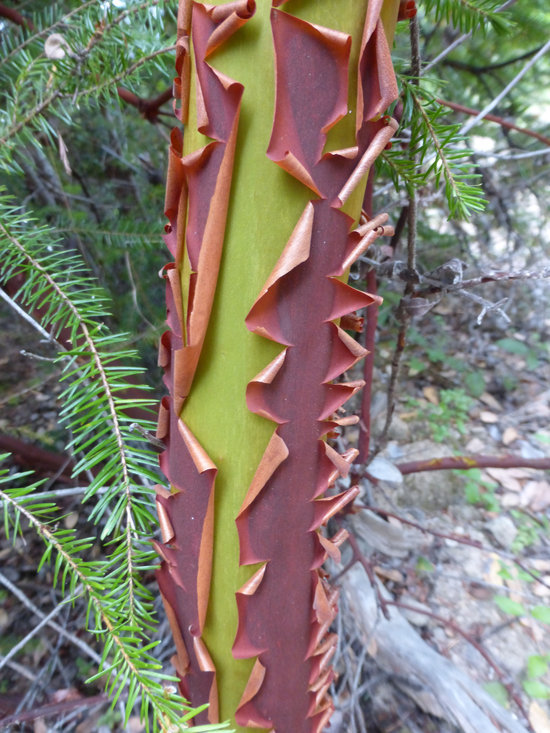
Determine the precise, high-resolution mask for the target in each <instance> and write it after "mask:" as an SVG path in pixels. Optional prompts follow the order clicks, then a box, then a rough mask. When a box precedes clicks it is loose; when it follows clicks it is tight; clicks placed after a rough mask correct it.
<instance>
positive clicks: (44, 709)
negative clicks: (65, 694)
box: [0, 695, 109, 727]
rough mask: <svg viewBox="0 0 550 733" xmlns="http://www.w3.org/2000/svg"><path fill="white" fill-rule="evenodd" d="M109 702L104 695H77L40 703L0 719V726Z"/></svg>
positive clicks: (57, 715)
mask: <svg viewBox="0 0 550 733" xmlns="http://www.w3.org/2000/svg"><path fill="white" fill-rule="evenodd" d="M107 702H109V698H108V697H107V696H106V695H93V696H91V697H79V698H77V699H76V700H64V701H63V702H57V703H49V704H47V705H41V706H40V707H33V709H32V710H25V711H23V712H21V713H14V714H13V715H8V716H6V717H5V718H2V719H1V720H0V723H2V727H4V726H8V725H17V724H18V723H19V724H20V723H28V722H31V721H33V720H37V718H46V717H49V716H51V715H55V716H56V718H59V716H60V715H63V713H68V712H72V711H73V710H79V709H80V708H86V709H89V708H94V707H96V706H97V705H102V704H105V703H107Z"/></svg>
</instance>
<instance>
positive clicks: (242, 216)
mask: <svg viewBox="0 0 550 733" xmlns="http://www.w3.org/2000/svg"><path fill="white" fill-rule="evenodd" d="M284 4H285V2H284V0H273V2H271V1H270V0H257V3H255V2H254V0H237V1H236V2H229V3H225V4H223V3H220V4H215V5H203V4H201V3H198V2H188V1H187V0H183V2H182V3H181V5H180V10H179V17H178V41H177V65H176V68H177V77H176V80H175V95H176V99H177V104H176V109H177V114H178V116H179V117H180V119H181V122H182V123H184V125H185V137H183V136H182V133H181V132H180V131H179V130H176V131H174V132H173V134H172V147H171V150H170V166H169V175H168V186H167V196H166V214H167V216H168V219H169V222H170V223H169V225H168V226H167V235H166V243H167V245H168V248H169V249H170V251H171V253H172V255H173V256H174V259H175V261H174V262H172V263H170V264H169V265H167V266H166V268H165V270H164V275H165V278H166V285H167V289H166V292H167V303H168V325H169V327H170V330H169V331H168V332H167V333H166V334H164V336H163V338H162V344H161V349H160V362H161V364H162V366H163V367H164V368H165V371H166V376H165V381H166V385H167V387H168V389H169V392H170V394H169V396H167V397H165V398H164V400H163V402H162V407H161V412H160V419H159V432H158V434H159V437H161V438H162V439H163V440H164V442H165V444H166V451H165V452H164V453H163V454H162V456H161V466H162V469H163V471H164V473H165V474H166V476H167V477H168V479H169V481H170V485H171V490H170V491H167V490H164V489H159V490H158V508H159V516H160V522H161V528H162V544H160V543H159V545H158V549H159V552H160V554H161V556H162V558H163V562H162V565H161V568H160V570H159V573H158V577H159V584H160V589H161V593H162V596H163V599H164V603H165V607H166V611H167V614H168V616H169V619H170V623H171V627H172V631H173V634H174V638H175V642H176V650H177V654H176V657H175V665H176V669H177V671H178V674H179V676H180V677H181V680H182V682H181V690H182V693H183V694H184V695H185V696H186V697H187V698H188V699H189V700H190V701H191V702H192V704H193V705H198V704H201V703H206V702H208V703H209V708H208V710H207V711H206V712H205V713H203V714H202V716H201V719H200V720H199V721H198V722H207V721H211V722H215V721H217V720H224V719H231V720H232V722H233V724H236V725H237V726H238V727H239V730H242V729H245V728H248V729H249V728H255V729H266V730H273V731H277V733H313V732H314V731H320V730H321V729H322V728H323V726H324V725H325V723H326V722H327V721H328V718H329V716H330V712H331V704H330V701H329V699H328V697H327V690H328V687H329V685H330V683H331V681H332V679H333V673H332V671H331V668H330V658H331V655H332V653H333V650H334V648H335V643H336V640H335V637H334V635H333V634H330V633H329V627H330V625H331V622H332V621H333V619H334V615H335V613H336V593H335V592H334V590H332V589H331V588H329V587H328V584H327V582H326V580H325V579H324V576H323V571H322V568H321V566H322V564H323V562H324V560H325V558H326V556H327V554H329V555H336V556H337V554H338V550H337V545H338V544H339V542H340V541H341V540H342V539H343V538H342V537H338V538H332V539H328V538H326V537H325V536H324V535H323V534H322V531H321V529H320V528H321V526H322V525H323V524H324V523H325V522H326V521H327V519H328V518H329V517H330V516H332V515H333V514H334V513H335V512H337V511H338V510H339V509H340V508H341V507H342V506H344V505H345V504H346V503H347V502H349V501H350V500H351V499H352V498H353V497H354V496H355V493H356V490H355V489H350V490H347V491H345V492H343V493H341V494H336V495H334V493H333V492H330V495H329V496H325V493H326V491H327V489H329V488H330V487H332V486H333V484H334V482H335V480H336V478H337V477H338V476H342V475H345V474H346V473H347V471H348V469H349V465H350V462H351V461H352V460H353V457H354V456H353V455H352V454H351V453H348V454H347V455H343V456H341V455H339V454H338V453H337V452H336V451H335V450H334V449H333V448H331V447H330V445H329V444H328V443H327V442H326V439H325V436H326V434H327V433H328V432H329V431H331V430H332V429H334V427H335V426H336V425H337V424H338V422H339V420H342V419H344V420H345V418H342V415H341V414H340V417H339V418H336V417H335V413H336V412H337V411H339V409H340V407H341V406H342V404H343V403H344V402H345V401H346V400H347V399H348V398H349V396H350V395H351V394H353V393H354V391H355V390H357V389H358V388H359V387H360V386H361V383H358V382H351V383H350V382H347V383H346V382H337V381H336V380H338V379H339V378H340V377H341V375H342V374H343V373H344V372H345V371H346V370H347V369H348V368H349V367H351V365H352V364H354V363H355V362H356V361H357V359H359V358H361V356H363V354H364V350H363V349H362V348H361V347H360V346H359V345H358V344H357V342H356V341H355V340H354V339H353V338H352V337H351V336H349V335H348V334H347V333H346V331H345V330H343V329H342V328H341V327H340V326H339V325H338V324H339V319H340V318H341V317H342V316H346V315H347V314H349V313H350V312H353V311H355V310H357V309H359V308H363V307H364V306H367V305H369V304H370V303H372V301H373V298H372V297H371V296H370V295H368V294H367V293H363V292H360V291H357V290H354V289H352V288H350V287H349V286H347V285H346V284H344V282H342V280H341V278H342V276H343V275H345V273H346V270H347V269H348V268H349V266H350V265H351V264H352V263H353V262H354V261H355V260H356V258H357V257H359V255H360V254H361V253H362V252H363V251H364V250H365V249H366V248H367V247H368V245H369V244H370V243H371V242H373V241H374V239H376V237H377V236H379V235H380V234H383V233H387V232H388V228H387V227H385V226H384V224H385V220H386V217H385V216H379V217H376V218H374V219H372V220H370V221H368V222H367V223H366V224H363V225H361V226H359V227H357V222H358V219H359V215H360V211H361V202H362V197H363V192H364V186H365V181H366V176H367V174H368V171H369V169H370V167H371V166H372V163H373V161H374V160H375V158H376V156H377V155H378V154H379V153H380V151H381V150H382V149H383V148H384V147H385V146H386V145H387V144H388V142H389V140H390V138H391V136H392V134H393V131H394V130H395V127H396V125H395V123H394V121H393V120H392V119H390V118H387V117H384V113H385V111H386V109H387V107H388V105H389V104H390V103H391V102H392V101H393V100H394V99H395V97H396V94H397V89H396V84H395V79H394V75H393V71H392V65H391V61H390V52H389V46H390V44H391V38H392V35H393V28H394V26H395V22H396V19H397V12H398V7H399V1H398V0H369V1H368V2H367V0H309V1H308V0H289V2H288V3H287V7H285V10H282V9H280V7H279V6H282V5H284Z"/></svg>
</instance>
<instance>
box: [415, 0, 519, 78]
mask: <svg viewBox="0 0 550 733" xmlns="http://www.w3.org/2000/svg"><path fill="white" fill-rule="evenodd" d="M516 2H517V0H506V2H505V3H503V4H502V5H501V6H500V8H497V10H496V11H495V12H497V13H501V12H502V11H503V10H507V9H508V8H509V7H510V6H511V5H514V4H515V3H516ZM472 35H473V31H470V32H469V33H463V34H462V35H461V36H459V37H458V38H457V39H456V40H455V41H453V42H452V43H450V44H449V45H448V46H447V48H446V49H444V50H443V51H441V53H440V54H438V55H437V56H436V57H435V59H432V61H430V63H429V64H426V66H424V68H423V69H422V74H426V73H427V72H428V71H431V69H433V67H434V66H436V65H437V64H438V63H439V62H440V61H442V60H443V59H444V58H445V57H446V56H448V55H449V54H450V53H451V52H452V51H454V50H455V48H458V46H461V45H462V44H463V43H464V42H465V41H467V40H468V39H469V38H471V37H472Z"/></svg>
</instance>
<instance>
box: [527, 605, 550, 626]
mask: <svg viewBox="0 0 550 733" xmlns="http://www.w3.org/2000/svg"><path fill="white" fill-rule="evenodd" d="M531 616H532V617H533V618H536V619H537V621H542V622H543V623H545V624H550V607H549V606H535V607H534V608H532V609H531Z"/></svg>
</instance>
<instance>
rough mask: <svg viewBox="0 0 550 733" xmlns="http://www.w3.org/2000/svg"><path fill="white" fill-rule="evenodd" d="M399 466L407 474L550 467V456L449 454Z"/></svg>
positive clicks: (543, 468) (544, 468) (542, 468)
mask: <svg viewBox="0 0 550 733" xmlns="http://www.w3.org/2000/svg"><path fill="white" fill-rule="evenodd" d="M397 468H398V469H399V470H400V471H401V473H402V474H403V475H404V476H405V475H406V474H408V473H419V472H421V471H445V470H449V469H462V470H468V469H470V468H537V469H540V470H547V469H549V468H550V458H523V457H522V456H518V455H506V456H482V455H473V456H448V457H446V458H428V459H426V460H424V461H409V462H407V463H398V464H397Z"/></svg>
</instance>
